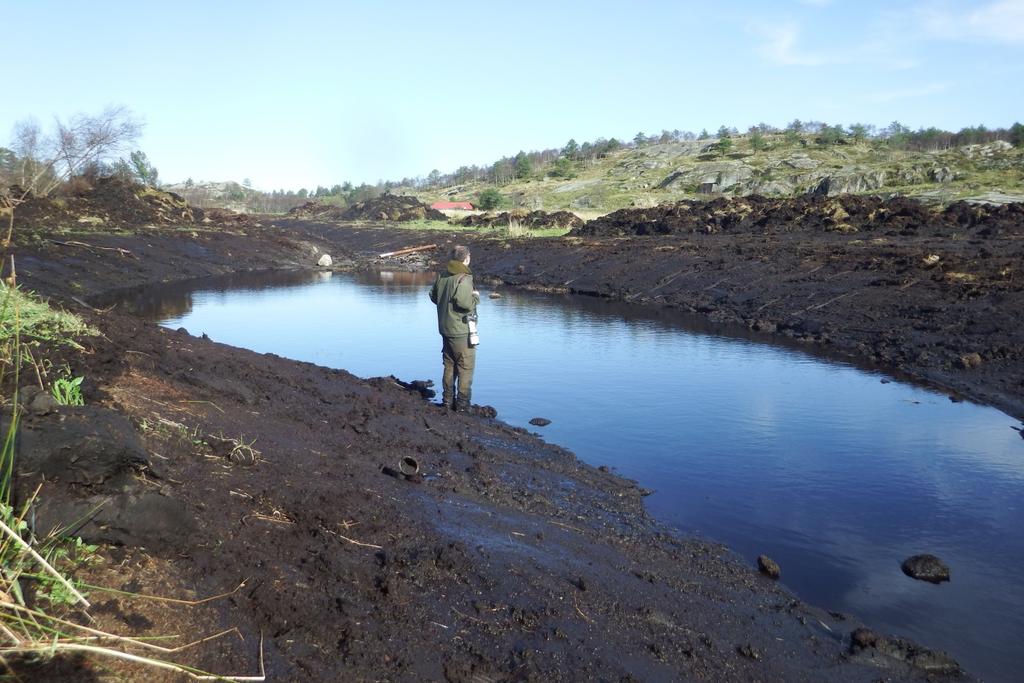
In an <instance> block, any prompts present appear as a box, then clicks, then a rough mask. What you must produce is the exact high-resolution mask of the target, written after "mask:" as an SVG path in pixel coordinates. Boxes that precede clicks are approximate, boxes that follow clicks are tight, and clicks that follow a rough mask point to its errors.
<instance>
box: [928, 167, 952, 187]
mask: <svg viewBox="0 0 1024 683" xmlns="http://www.w3.org/2000/svg"><path fill="white" fill-rule="evenodd" d="M928 179H929V180H931V181H932V182H933V183H948V182H951V181H953V180H956V173H954V172H953V171H952V170H951V169H950V168H949V167H948V166H941V167H936V168H933V169H931V170H930V171H928Z"/></svg>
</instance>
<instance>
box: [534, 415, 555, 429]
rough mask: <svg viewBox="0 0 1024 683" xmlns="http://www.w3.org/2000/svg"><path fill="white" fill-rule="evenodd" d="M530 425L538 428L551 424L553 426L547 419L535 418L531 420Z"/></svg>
mask: <svg viewBox="0 0 1024 683" xmlns="http://www.w3.org/2000/svg"><path fill="white" fill-rule="evenodd" d="M530 424H532V425H534V426H537V427H547V426H548V425H549V424H551V420H549V419H547V418H546V417H535V418H533V419H532V420H530Z"/></svg>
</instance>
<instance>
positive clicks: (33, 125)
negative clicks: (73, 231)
mask: <svg viewBox="0 0 1024 683" xmlns="http://www.w3.org/2000/svg"><path fill="white" fill-rule="evenodd" d="M54 124H55V129H56V130H55V133H54V135H52V136H46V135H44V134H43V132H42V129H41V128H40V126H39V123H38V122H36V121H34V120H27V121H21V122H19V123H17V124H15V127H14V140H13V147H12V151H13V152H14V154H15V156H16V157H17V164H18V165H19V166H18V175H19V176H20V179H21V182H20V186H21V191H20V192H16V193H15V196H8V197H6V198H5V199H4V204H6V206H5V207H4V213H6V214H7V220H8V223H7V235H6V236H5V237H4V239H3V241H2V242H0V251H2V254H3V257H2V258H0V269H2V268H3V264H4V262H5V261H6V255H7V250H8V249H9V248H10V244H11V235H12V233H13V232H14V210H15V209H16V208H17V207H18V205H19V204H21V203H22V202H23V201H25V198H26V197H28V195H29V193H32V192H34V193H36V194H41V195H48V194H50V193H51V192H53V191H54V190H55V189H56V188H57V187H58V186H59V185H60V184H61V183H63V182H65V181H66V180H68V179H70V178H71V177H72V176H74V175H75V174H76V173H78V172H80V171H82V170H84V169H85V168H86V167H88V166H92V165H98V164H101V163H103V162H104V161H106V160H107V159H108V158H110V157H111V156H112V155H114V154H116V153H118V152H119V151H120V150H121V149H122V148H124V147H125V146H127V145H129V144H130V143H132V142H134V141H135V140H136V139H137V138H138V137H139V134H140V133H141V132H142V123H141V122H140V121H139V120H138V119H136V118H135V117H134V116H132V114H131V112H130V111H129V110H128V108H127V107H124V106H110V107H107V108H106V109H104V110H103V111H102V112H100V113H99V114H97V115H95V116H89V115H87V114H76V115H75V116H73V117H71V119H70V120H69V121H68V122H67V123H65V122H62V121H61V120H60V119H57V118H55V119H54ZM12 270H13V264H12Z"/></svg>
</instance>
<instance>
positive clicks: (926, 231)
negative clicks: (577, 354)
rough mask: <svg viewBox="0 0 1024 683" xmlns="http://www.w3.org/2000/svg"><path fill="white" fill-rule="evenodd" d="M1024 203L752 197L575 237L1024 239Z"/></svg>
mask: <svg viewBox="0 0 1024 683" xmlns="http://www.w3.org/2000/svg"><path fill="white" fill-rule="evenodd" d="M1022 229H1024V204H1005V205H1002V206H986V205H978V204H969V203H967V202H955V203H953V204H950V205H949V206H948V207H946V208H944V209H932V208H929V207H927V206H925V205H924V204H921V203H920V202H918V201H916V200H913V199H908V198H905V197H899V198H895V199H887V200H886V199H881V198H878V197H865V196H858V195H841V196H839V197H814V196H806V197H796V198H793V199H767V198H765V197H761V196H757V195H752V196H749V197H742V198H727V197H719V198H716V199H713V200H711V201H690V200H687V201H680V202H675V203H668V204H659V205H658V206H655V207H653V208H648V209H643V208H639V209H621V210H619V211H615V212H614V213H610V214H608V215H607V216H602V217H601V218H598V219H596V220H593V221H590V222H588V223H587V224H586V225H584V226H583V227H580V228H576V229H574V230H573V231H572V234H573V235H581V236H594V237H602V236H603V237H621V236H627V235H682V234H692V233H727V234H728V233H734V234H740V233H743V234H758V233H761V234H772V233H780V232H799V231H805V232H840V233H854V232H880V233H882V234H887V235H904V236H910V235H953V234H956V233H964V232H967V231H970V232H971V233H972V234H973V235H976V236H979V237H991V236H995V235H1009V234H1020V233H1021V232H1022Z"/></svg>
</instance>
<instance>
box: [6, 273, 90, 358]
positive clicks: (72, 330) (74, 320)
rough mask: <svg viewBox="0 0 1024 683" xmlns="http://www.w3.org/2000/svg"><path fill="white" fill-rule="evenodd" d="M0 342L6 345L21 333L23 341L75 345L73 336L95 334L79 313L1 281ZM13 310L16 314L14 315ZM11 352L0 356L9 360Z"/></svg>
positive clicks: (76, 345)
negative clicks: (59, 308) (52, 304)
mask: <svg viewBox="0 0 1024 683" xmlns="http://www.w3.org/2000/svg"><path fill="white" fill-rule="evenodd" d="M0 301H3V304H0V307H2V310H0V345H4V346H8V345H9V342H10V341H11V340H12V339H13V338H14V337H15V333H16V332H17V334H20V336H21V339H22V340H37V341H48V342H53V343H57V344H65V345H68V346H74V347H78V346H79V345H78V344H77V343H76V342H75V341H74V337H79V336H83V335H94V334H96V331H95V330H93V329H92V328H90V327H89V326H88V325H87V324H86V323H85V322H83V321H82V319H81V318H79V317H78V316H76V315H74V314H71V313H68V312H66V311H60V310H57V309H55V308H53V307H51V306H50V305H49V304H48V303H47V302H45V301H43V300H42V299H40V298H39V297H37V296H36V295H34V294H32V293H31V292H26V291H24V290H22V289H20V288H14V289H11V287H9V286H8V285H6V284H0ZM15 310H16V311H17V315H14V312H15ZM11 357H13V356H11V355H10V354H5V355H2V356H0V360H9V359H10V358H11Z"/></svg>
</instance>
